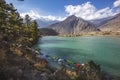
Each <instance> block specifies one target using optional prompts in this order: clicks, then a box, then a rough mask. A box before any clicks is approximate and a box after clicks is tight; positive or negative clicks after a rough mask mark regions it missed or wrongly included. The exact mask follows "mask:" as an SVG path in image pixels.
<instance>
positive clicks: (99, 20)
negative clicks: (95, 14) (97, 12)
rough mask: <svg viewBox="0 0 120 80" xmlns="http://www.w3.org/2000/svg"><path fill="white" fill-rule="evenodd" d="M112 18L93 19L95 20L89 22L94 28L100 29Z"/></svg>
mask: <svg viewBox="0 0 120 80" xmlns="http://www.w3.org/2000/svg"><path fill="white" fill-rule="evenodd" d="M112 18H113V16H110V17H106V18H102V19H95V20H89V21H90V22H91V23H93V24H94V25H95V26H96V27H100V26H101V25H103V24H105V23H107V22H108V21H109V20H111V19H112Z"/></svg>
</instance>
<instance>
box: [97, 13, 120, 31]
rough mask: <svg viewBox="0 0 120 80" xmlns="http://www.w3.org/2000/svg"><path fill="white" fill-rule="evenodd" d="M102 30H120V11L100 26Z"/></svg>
mask: <svg viewBox="0 0 120 80" xmlns="http://www.w3.org/2000/svg"><path fill="white" fill-rule="evenodd" d="M99 29H100V30H102V31H120V13H119V14H117V15H115V16H114V17H113V18H112V19H111V20H109V21H108V22H106V23H105V24H103V25H101V26H100V27H99Z"/></svg>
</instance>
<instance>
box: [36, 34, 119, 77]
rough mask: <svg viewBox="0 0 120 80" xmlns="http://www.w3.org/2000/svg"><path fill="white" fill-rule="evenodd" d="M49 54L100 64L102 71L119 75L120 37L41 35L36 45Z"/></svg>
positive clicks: (75, 60)
mask: <svg viewBox="0 0 120 80" xmlns="http://www.w3.org/2000/svg"><path fill="white" fill-rule="evenodd" d="M36 46H37V47H38V48H40V49H41V52H42V53H44V54H48V55H51V56H56V57H60V58H65V59H71V60H72V61H74V62H79V63H85V62H87V61H89V60H93V61H95V62H96V63H97V64H100V65H101V68H102V70H103V71H106V72H108V73H110V74H112V75H116V76H120V37H58V36H46V37H42V38H41V39H40V40H39V42H38V44H37V45H36Z"/></svg>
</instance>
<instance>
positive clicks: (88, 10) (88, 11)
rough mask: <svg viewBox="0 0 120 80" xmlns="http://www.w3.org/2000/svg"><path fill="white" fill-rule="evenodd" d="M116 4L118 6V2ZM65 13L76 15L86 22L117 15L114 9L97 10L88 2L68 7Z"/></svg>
mask: <svg viewBox="0 0 120 80" xmlns="http://www.w3.org/2000/svg"><path fill="white" fill-rule="evenodd" d="M119 1H120V0H119ZM114 3H115V6H118V0H117V1H116V2H114ZM65 11H66V12H67V13H68V15H76V16H77V17H81V18H83V19H86V20H91V19H100V18H105V17H109V16H113V15H115V14H117V12H116V11H115V12H114V11H113V8H110V7H105V8H103V9H97V8H96V7H95V6H94V5H92V4H91V2H86V3H84V4H81V5H66V6H65Z"/></svg>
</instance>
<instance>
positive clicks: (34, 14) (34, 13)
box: [20, 10, 65, 21]
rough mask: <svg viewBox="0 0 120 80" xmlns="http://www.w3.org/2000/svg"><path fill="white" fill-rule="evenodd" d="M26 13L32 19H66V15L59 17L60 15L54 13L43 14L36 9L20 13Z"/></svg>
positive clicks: (23, 14) (22, 14)
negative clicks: (53, 14)
mask: <svg viewBox="0 0 120 80" xmlns="http://www.w3.org/2000/svg"><path fill="white" fill-rule="evenodd" d="M26 14H28V15H29V16H30V17H31V18H32V19H41V20H46V21H49V20H50V21H55V20H57V21H62V20H64V19H65V17H59V16H52V15H47V16H44V15H41V14H40V13H38V12H37V11H35V10H30V11H29V12H25V13H21V14H20V15H21V16H22V17H24V16H25V15H26Z"/></svg>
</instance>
